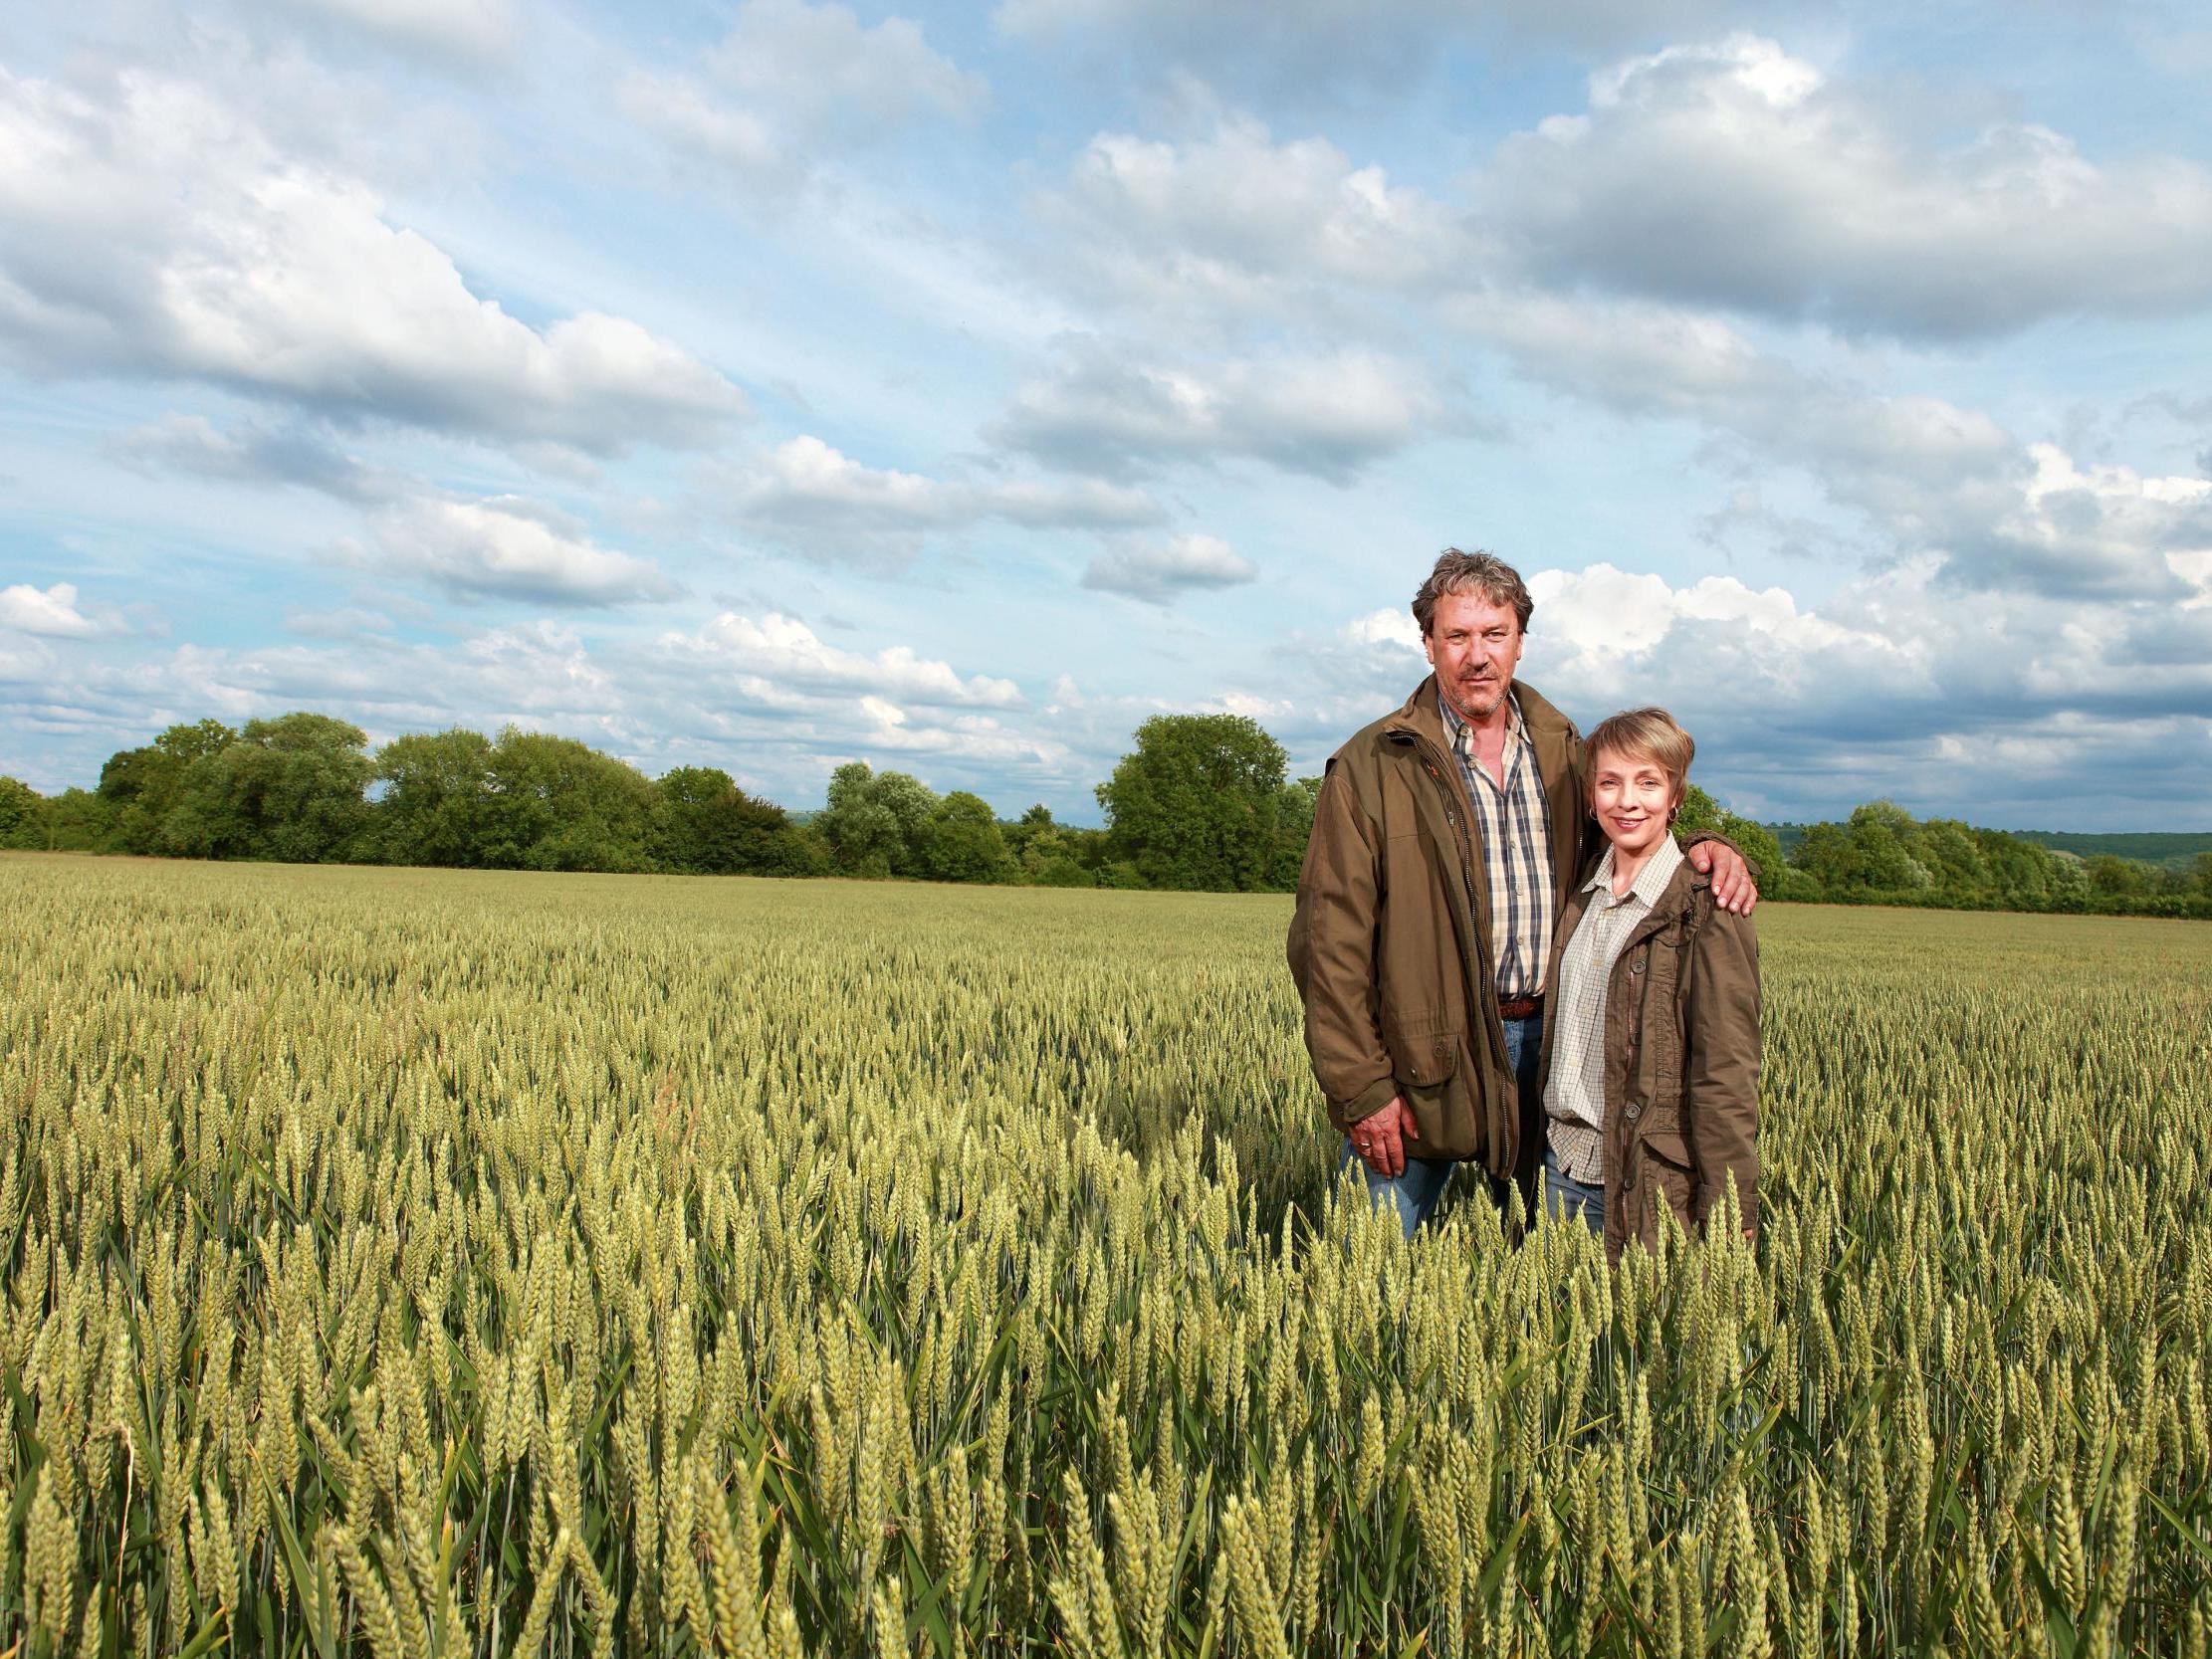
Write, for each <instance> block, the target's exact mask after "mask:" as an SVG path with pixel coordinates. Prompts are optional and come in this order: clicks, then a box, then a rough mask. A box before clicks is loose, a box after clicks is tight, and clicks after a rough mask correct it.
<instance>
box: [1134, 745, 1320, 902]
mask: <svg viewBox="0 0 2212 1659" xmlns="http://www.w3.org/2000/svg"><path fill="white" fill-rule="evenodd" d="M1284 763H1285V756H1284V754H1283V749H1282V745H1281V744H1280V743H1278V742H1276V741H1275V739H1274V738H1272V737H1270V736H1269V735H1268V734H1267V733H1266V732H1265V731H1263V730H1261V729H1260V727H1259V725H1258V723H1257V722H1255V721H1252V720H1250V719H1249V718H1247V717H1245V716H1243V715H1155V716H1154V717H1153V718H1152V719H1151V720H1148V721H1146V722H1145V723H1144V725H1142V726H1139V727H1137V747H1136V749H1135V751H1134V752H1133V753H1130V754H1126V755H1124V756H1122V759H1121V763H1120V764H1119V765H1117V766H1116V767H1115V768H1114V775H1113V776H1112V777H1111V778H1109V779H1108V780H1107V781H1106V782H1104V783H1101V784H1100V785H1099V786H1098V804H1099V805H1100V806H1102V807H1104V808H1105V810H1106V817H1107V822H1108V825H1109V829H1108V832H1107V838H1108V846H1109V848H1110V850H1111V852H1112V854H1113V855H1114V857H1115V858H1116V859H1119V860H1125V861H1127V862H1128V863H1130V864H1131V865H1133V866H1135V868H1136V871H1137V873H1138V875H1139V876H1140V877H1141V878H1142V879H1143V880H1144V882H1145V883H1146V884H1147V885H1149V886H1152V887H1167V888H1186V889H1199V890H1211V891H1217V892H1249V891H1251V890H1253V889H1257V888H1262V887H1265V886H1266V885H1267V884H1268V879H1269V876H1270V875H1271V874H1272V871H1273V860H1274V856H1275V853H1276V850H1277V848H1276V824H1277V819H1278V816H1279V814H1280V813H1281V812H1282V810H1283V804H1284V803H1283V800H1282V793H1283V783H1284V778H1283V769H1284Z"/></svg>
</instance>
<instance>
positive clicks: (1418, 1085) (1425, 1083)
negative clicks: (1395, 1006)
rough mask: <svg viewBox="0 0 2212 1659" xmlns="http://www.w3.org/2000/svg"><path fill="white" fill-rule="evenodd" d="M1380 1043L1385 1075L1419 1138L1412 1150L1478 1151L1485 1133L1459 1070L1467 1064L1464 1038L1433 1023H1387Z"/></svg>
mask: <svg viewBox="0 0 2212 1659" xmlns="http://www.w3.org/2000/svg"><path fill="white" fill-rule="evenodd" d="M1383 1045H1384V1047H1386V1048H1388V1049H1389V1050H1390V1065H1391V1076H1392V1077H1393V1078H1394V1079H1395V1080H1396V1081H1397V1084H1398V1092H1399V1094H1400V1095H1401V1097H1403V1098H1404V1100H1405V1102H1406V1108H1407V1110H1408V1111H1410V1112H1411V1113H1413V1115H1414V1129H1415V1132H1416V1133H1417V1134H1418V1135H1419V1136H1420V1140H1419V1141H1418V1142H1417V1143H1416V1144H1415V1145H1414V1146H1412V1147H1411V1148H1410V1149H1411V1150H1412V1151H1413V1153H1414V1154H1415V1155H1416V1156H1418V1157H1472V1156H1474V1155H1475V1154H1476V1153H1478V1152H1480V1151H1481V1150H1482V1148H1483V1145H1484V1144H1485V1136H1484V1133H1483V1127H1482V1126H1481V1125H1480V1124H1478V1123H1476V1122H1475V1117H1474V1113H1473V1111H1472V1110H1471V1107H1470V1097H1469V1096H1468V1093H1467V1079H1468V1075H1469V1074H1468V1073H1467V1072H1466V1071H1465V1070H1463V1069H1462V1067H1463V1066H1465V1065H1471V1062H1470V1061H1467V1060H1465V1058H1464V1055H1465V1049H1466V1039H1465V1037H1463V1036H1462V1035H1461V1034H1460V1033H1459V1032H1457V1031H1452V1030H1439V1029H1437V1028H1435V1026H1433V1025H1413V1026H1412V1027H1411V1029H1409V1028H1408V1027H1407V1026H1390V1027H1386V1028H1385V1029H1384V1032H1383Z"/></svg>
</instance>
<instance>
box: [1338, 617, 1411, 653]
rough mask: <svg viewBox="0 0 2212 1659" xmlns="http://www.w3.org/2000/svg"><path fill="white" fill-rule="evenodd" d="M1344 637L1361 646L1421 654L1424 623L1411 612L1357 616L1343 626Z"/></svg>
mask: <svg viewBox="0 0 2212 1659" xmlns="http://www.w3.org/2000/svg"><path fill="white" fill-rule="evenodd" d="M1344 637H1345V639H1347V640H1349V641H1350V642H1351V643H1352V644H1354V645H1359V646H1374V645H1381V646H1392V647H1395V648H1397V649H1399V650H1401V651H1407V652H1410V653H1412V654H1413V655H1414V656H1416V657H1420V656H1421V655H1422V650H1421V624H1420V623H1418V622H1416V621H1415V620H1414V617H1413V612H1412V611H1410V610H1385V611H1369V612H1368V613H1367V614H1366V615H1365V616H1355V617H1354V618H1353V619H1352V620H1351V621H1349V622H1347V623H1346V624H1345V625H1344Z"/></svg>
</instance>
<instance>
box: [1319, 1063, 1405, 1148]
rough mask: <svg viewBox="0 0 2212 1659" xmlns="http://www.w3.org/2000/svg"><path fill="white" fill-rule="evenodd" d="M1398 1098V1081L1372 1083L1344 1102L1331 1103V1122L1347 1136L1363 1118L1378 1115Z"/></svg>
mask: <svg viewBox="0 0 2212 1659" xmlns="http://www.w3.org/2000/svg"><path fill="white" fill-rule="evenodd" d="M1397 1098H1398V1079H1396V1078H1395V1077H1386V1078H1382V1079H1380V1080H1378V1081H1377V1082H1374V1083H1370V1084H1369V1085H1368V1086H1367V1087H1366V1088H1365V1089H1362V1090H1361V1091H1360V1092H1359V1093H1358V1094H1356V1095H1354V1096H1353V1097H1352V1098H1351V1099H1350V1100H1348V1101H1344V1102H1337V1101H1331V1102H1330V1103H1329V1122H1330V1123H1332V1124H1334V1125H1335V1126H1336V1127H1337V1128H1338V1129H1339V1130H1341V1131H1343V1132H1344V1133H1346V1134H1349V1133H1351V1129H1352V1126H1353V1125H1354V1124H1356V1123H1358V1122H1359V1121H1360V1120H1361V1119H1363V1118H1372V1117H1374V1116H1375V1114H1376V1113H1378V1112H1380V1111H1382V1110H1383V1108H1384V1107H1386V1106H1388V1105H1390V1103H1391V1102H1392V1101H1394V1100H1396V1099H1397Z"/></svg>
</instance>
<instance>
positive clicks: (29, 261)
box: [0, 71, 746, 454]
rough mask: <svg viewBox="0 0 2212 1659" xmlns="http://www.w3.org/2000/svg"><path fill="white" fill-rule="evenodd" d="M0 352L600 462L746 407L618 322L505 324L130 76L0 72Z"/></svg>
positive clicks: (376, 228) (208, 120) (317, 192)
mask: <svg viewBox="0 0 2212 1659" xmlns="http://www.w3.org/2000/svg"><path fill="white" fill-rule="evenodd" d="M0 352H5V353H7V354H10V355H13V356H14V357H15V358H16V359H17V360H18V361H20V362H22V363H24V364H26V365H28V366H31V367H33V368H37V369H43V370H46V371H48V372H55V373H123V374H137V375H150V376H178V377H186V378H193V379H200V380H206V381H212V382H215V383H218V384H221V385H226V386H230V387H235V388H237V389H240V390H243V391H247V392H250V393H254V394H258V395H262V396H266V397H272V398H276V399H280V400H283V401H288V402H293V403H297V404H300V405H302V406H304V407H308V408H311V409H317V410H323V411H328V412H332V413H336V414H342V415H346V416H371V417H377V418H382V419H388V420H393V421H399V422H405V423H410V424H415V425H421V426H427V427H434V428H443V429H447V430H453V431H461V432H467V433H471V434H477V435H482V436H487V437H491V438H495V439H500V440H507V441H521V442H531V441H550V442H553V443H556V444H562V445H569V446H573V447H575V448H578V449H583V450H588V451H591V452H594V453H600V454H608V453H615V452H618V451H621V450H623V449H626V448H628V447H630V446H631V445H632V444H634V443H637V442H641V441H642V442H654V443H663V444H675V445H694V444H699V443H703V442H706V441H709V440H711V439H712V438H714V437H715V436H717V435H718V434H720V433H721V432H723V431H725V430H726V429H727V428H728V427H729V425H730V424H731V422H732V421H734V420H736V419H737V418H739V417H741V416H742V415H744V413H745V412H746V402H745V398H744V395H743V394H742V393H741V392H739V390H738V389H737V388H736V387H735V386H733V385H731V384H730V382H729V381H727V380H726V379H724V378H723V377H722V376H721V375H720V374H718V373H716V372H715V371H714V370H712V369H710V368H708V367H707V366H706V365H704V364H702V363H700V362H699V361H698V360H697V359H695V358H693V357H692V356H690V355H689V354H688V353H686V352H685V351H683V350H682V349H681V348H679V347H678V346H676V345H673V344H671V343H670V342H668V341H666V340H663V339H660V338H658V337H656V336H655V335H654V334H652V333H651V332H649V331H648V330H647V329H645V328H644V327H642V326H640V325H639V324H638V323H636V322H634V321H631V320H629V319H627V318H624V317H619V316H613V315H608V314H606V313H603V312H598V311H583V312H579V313H578V314H576V315H573V316H568V317H564V318H561V319H559V320H557V321H554V322H553V323H552V324H550V325H548V326H547V327H544V328H534V327H532V326H530V325H528V324H526V323H524V322H522V321H520V320H518V319H517V318H515V317H514V316H512V315H510V314H509V313H508V312H507V311H505V310H504V309H503V308H502V307H501V305H500V304H499V303H498V302H497V301H493V300H487V299H484V298H481V297H480V296H478V295H477V294H475V293H472V292H471V291H470V289H469V287H468V285H467V283H466V282H465V281H464V280H463V278H462V276H461V274H460V272H459V271H458V270H457V269H456V268H455V266H454V264H453V262H452V260H451V259H450V258H448V257H447V255H446V254H445V253H444V252H443V251H442V250H441V249H439V248H438V247H437V246H436V245H435V244H433V243H432V242H430V241H429V240H428V239H427V238H425V237H423V236H421V235H419V234H418V233H416V232H414V231H410V230H406V229H404V228H400V227H395V226H394V225H392V224H390V223H389V222H387V221H386V219H385V218H384V217H383V211H382V206H381V204H380V202H379V201H378V200H377V198H376V196H375V194H374V193H373V192H372V191H371V190H369V189H368V187H367V186H365V185H364V184H362V183H360V182H359V181H357V180H353V179H349V178H345V177H342V176H338V175H334V174H331V173H327V172H322V171H317V170H313V169H309V168H304V167H300V166H296V165H292V164H290V163H288V162H287V161H286V159H285V158H284V157H283V156H281V155H279V154H278V153H277V152H276V151H275V149H274V148H273V147H272V145H271V144H270V143H269V141H268V139H267V138H266V136H265V135H264V134H262V133H261V132H260V131H259V130H257V129H255V128H253V127H252V126H251V125H249V124H247V123H245V122H244V121H242V120H240V119H239V118H237V117H235V116H233V115H232V114H231V113H230V112H229V111H228V110H227V109H225V108H224V107H223V106H221V105H220V104H217V103H216V102H215V101H214V100H213V99H211V98H210V97H209V96H208V95H207V94H206V93H204V92H202V91H200V90H198V89H196V88H193V87H190V86H186V85H183V84H181V83H177V82H173V81H168V80H164V79H162V78H160V77H157V76H153V75H149V74H145V73H141V72H127V73H125V74H123V75H122V76H120V77H119V78H118V79H117V81H116V82H115V84H114V86H113V87H112V89H111V92H110V95H109V97H108V98H107V100H106V101H105V102H103V101H98V100H95V99H93V98H88V97H86V96H84V95H83V94H80V93H78V92H75V91H72V90H69V89H67V88H64V87H61V86H59V85H57V84H55V83H52V82H41V81H33V80H24V79H20V78H17V77H13V76H9V75H7V74H6V73H5V72H4V71H0Z"/></svg>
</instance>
